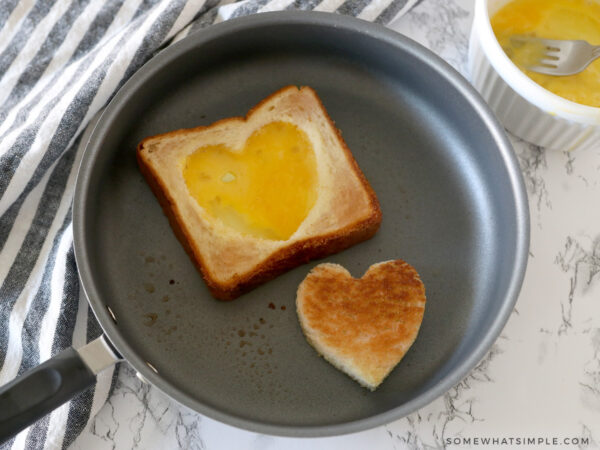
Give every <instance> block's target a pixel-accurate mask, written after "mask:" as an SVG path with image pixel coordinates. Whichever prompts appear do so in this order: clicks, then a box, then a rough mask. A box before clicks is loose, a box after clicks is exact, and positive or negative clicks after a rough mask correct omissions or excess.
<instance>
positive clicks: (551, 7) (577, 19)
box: [490, 0, 600, 107]
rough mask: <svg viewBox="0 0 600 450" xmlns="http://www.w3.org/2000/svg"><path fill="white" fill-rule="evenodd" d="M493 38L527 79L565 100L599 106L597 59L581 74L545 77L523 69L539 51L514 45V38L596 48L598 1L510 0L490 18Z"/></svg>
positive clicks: (599, 42) (599, 18)
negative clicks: (583, 42)
mask: <svg viewBox="0 0 600 450" xmlns="http://www.w3.org/2000/svg"><path fill="white" fill-rule="evenodd" d="M490 21H491V25H492V29H493V31H494V34H495V36H496V39H497V40H498V42H499V43H500V45H501V46H502V48H503V50H504V51H505V53H506V54H507V56H508V57H509V58H510V59H511V60H512V61H513V62H514V63H515V64H516V65H517V66H518V67H519V69H521V70H522V71H523V72H524V73H525V74H526V75H527V76H528V77H529V78H531V79H532V80H533V81H535V82H536V83H537V84H539V85H540V86H542V87H544V88H545V89H547V90H549V91H550V92H553V93H554V94H557V95H559V96H561V97H563V98H565V99H567V100H571V101H573V102H576V103H579V104H582V105H587V106H594V107H600V59H599V60H596V61H594V62H593V63H592V64H590V65H589V66H588V67H587V68H586V69H585V70H584V71H582V72H580V73H578V74H575V75H569V76H560V77H559V76H552V75H545V74H540V73H536V72H532V71H530V70H527V69H525V67H526V66H528V65H530V64H531V63H532V62H534V61H535V60H536V59H537V58H539V56H540V54H541V53H542V51H543V49H541V48H539V47H535V46H533V45H518V44H516V43H515V41H514V40H511V38H512V36H515V35H529V36H534V37H540V38H547V39H583V40H586V41H588V42H589V43H590V44H593V45H600V1H598V0H513V1H510V2H509V3H507V4H506V5H504V6H503V7H502V8H500V9H499V10H498V11H497V12H496V13H495V14H494V15H493V16H492V17H491V19H490Z"/></svg>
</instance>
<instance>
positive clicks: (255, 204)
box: [137, 86, 381, 300]
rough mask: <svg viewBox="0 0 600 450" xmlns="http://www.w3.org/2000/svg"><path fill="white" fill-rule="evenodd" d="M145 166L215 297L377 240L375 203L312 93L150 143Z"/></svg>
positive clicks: (143, 151)
mask: <svg viewBox="0 0 600 450" xmlns="http://www.w3.org/2000/svg"><path fill="white" fill-rule="evenodd" d="M137 160H138V164H139V167H140V170H141V172H142V174H143V175H144V177H145V178H146V180H147V181H148V184H149V185H150V187H151V188H152V191H153V192H154V194H155V195H156V197H157V198H158V200H159V202H160V204H161V205H162V208H163V210H164V212H165V214H166V215H167V217H168V218H169V221H170V224H171V227H172V228H173V230H174V231H175V234H176V235H177V237H178V239H179V240H180V241H181V243H182V244H183V246H184V247H185V249H186V251H187V252H188V254H189V255H190V257H191V259H192V260H193V262H194V263H195V265H196V266H197V268H198V269H199V271H200V272H201V273H202V276H203V277H204V279H205V281H206V284H207V285H208V287H209V289H210V291H211V293H212V295H213V296H214V297H216V298H218V299H220V300H231V299H234V298H236V297H238V296H239V295H241V294H242V293H244V292H247V291H248V290H250V289H252V288H253V287H255V286H257V285H258V284H260V283H263V282H266V281H268V280H270V279H272V278H274V277H276V276H277V275H279V274H281V273H283V272H284V271H287V270H289V269H291V268H293V267H296V266H298V265H300V264H303V263H306V262H308V261H309V260H311V259H314V258H321V257H324V256H327V255H329V254H332V253H335V252H339V251H340V250H343V249H345V248H347V247H349V246H351V245H354V244H356V243H358V242H361V241H363V240H365V239H368V238H370V237H372V236H373V235H374V234H375V232H376V231H377V229H378V228H379V224H380V222H381V210H380V208H379V203H378V201H377V197H376V196H375V193H374V191H373V189H372V188H371V186H370V185H369V183H368V182H367V180H366V178H365V176H364V175H363V173H362V172H361V170H360V169H359V167H358V164H357V163H356V161H355V160H354V158H353V156H352V154H351V153H350V150H349V149H348V147H347V146H346V144H345V142H344V140H343V139H342V136H341V133H340V132H339V131H338V130H337V129H336V128H335V126H334V125H333V122H332V120H331V119H330V118H329V116H328V115H327V112H326V111H325V108H324V107H323V105H322V103H321V101H320V100H319V98H318V97H317V94H316V93H315V91H314V90H313V89H311V88H309V87H302V88H298V87H295V86H288V87H285V88H283V89H281V90H279V91H277V92H275V93H274V94H272V95H271V96H269V97H268V98H266V99H264V100H263V101H262V102H260V103H259V104H258V105H257V106H255V107H254V108H253V109H252V110H250V112H249V113H248V114H247V116H246V117H232V118H227V119H223V120H220V121H218V122H215V123H213V124H212V125H210V126H201V127H197V128H192V129H182V130H177V131H173V132H170V133H165V134H161V135H157V136H152V137H148V138H146V139H144V140H143V141H142V142H141V143H140V144H139V145H138V149H137Z"/></svg>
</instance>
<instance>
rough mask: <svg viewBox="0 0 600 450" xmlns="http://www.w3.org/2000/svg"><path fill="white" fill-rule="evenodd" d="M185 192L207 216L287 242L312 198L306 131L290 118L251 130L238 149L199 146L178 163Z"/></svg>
mask: <svg viewBox="0 0 600 450" xmlns="http://www.w3.org/2000/svg"><path fill="white" fill-rule="evenodd" d="M183 177H184V179H185V182H186V185H187V187H188V190H189V191H190V193H191V195H192V196H193V197H194V198H195V199H196V201H197V202H198V204H199V205H200V206H201V207H202V208H204V210H205V211H207V212H208V213H209V214H210V215H211V216H213V217H215V218H218V219H220V220H221V221H223V223H225V224H226V225H228V226H229V227H231V228H234V229H236V230H237V231H240V232H242V233H245V234H251V235H254V236H258V237H261V238H266V239H277V240H287V239H288V238H289V237H290V236H291V235H292V234H294V232H295V231H296V230H297V229H298V227H299V226H300V224H301V223H302V222H303V221H304V219H305V218H306V216H307V215H308V213H309V212H310V210H311V209H312V207H313V205H314V204H315V201H316V199H317V187H318V186H317V181H318V176H317V163H316V158H315V152H314V149H313V146H312V144H311V142H310V140H309V138H308V136H307V134H306V133H305V132H304V131H303V130H301V129H300V128H298V127H297V126H296V125H294V124H292V123H289V122H281V121H278V122H271V123H268V124H266V125H263V126H262V127H261V128H259V129H258V130H256V131H254V132H253V133H252V134H251V135H250V137H248V139H247V140H246V142H245V145H244V147H243V148H242V149H239V150H236V151H234V150H232V149H231V148H229V147H227V146H225V145H209V146H205V147H201V148H199V149H198V150H196V151H195V152H194V153H192V154H190V155H189V156H188V157H187V158H186V161H185V164H184V167H183Z"/></svg>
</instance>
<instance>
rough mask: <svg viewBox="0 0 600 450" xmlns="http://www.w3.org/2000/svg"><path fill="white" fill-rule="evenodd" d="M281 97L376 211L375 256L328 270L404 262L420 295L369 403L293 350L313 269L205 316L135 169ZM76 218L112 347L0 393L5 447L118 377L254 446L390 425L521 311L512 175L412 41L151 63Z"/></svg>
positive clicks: (475, 116) (347, 32)
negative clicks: (318, 111) (410, 327)
mask: <svg viewBox="0 0 600 450" xmlns="http://www.w3.org/2000/svg"><path fill="white" fill-rule="evenodd" d="M290 84H296V85H308V86H311V87H313V88H314V89H315V90H316V91H317V92H318V94H319V96H320V97H321V99H322V101H323V103H324V105H325V107H326V108H327V110H328V112H329V114H330V115H331V117H332V118H333V119H334V120H335V122H336V125H337V126H338V128H340V129H341V130H342V132H343V135H344V138H345V140H346V142H347V144H348V146H349V147H350V149H352V152H353V154H354V156H355V158H356V160H357V161H358V163H359V165H360V167H361V168H362V170H363V172H364V173H365V175H366V177H367V179H368V180H369V181H370V183H371V185H372V186H373V188H374V190H375V192H376V193H377V196H378V198H379V200H380V203H381V207H382V211H383V222H382V225H381V228H380V230H379V232H378V233H377V235H376V236H375V237H374V238H373V239H371V240H369V241H367V242H364V243H361V244H359V245H356V246H354V247H352V248H350V249H348V250H345V251H343V252H341V253H339V254H337V255H333V256H331V257H328V258H326V260H327V261H329V262H335V263H339V264H342V265H343V266H345V267H346V268H348V269H349V270H350V272H351V273H352V274H353V275H354V276H355V277H360V276H362V274H363V273H364V271H365V270H366V269H367V268H368V267H369V266H370V265H371V264H373V263H375V262H379V261H385V260H390V259H397V258H402V259H404V260H406V261H408V262H409V263H411V264H412V265H413V266H415V268H416V269H417V270H418V272H419V273H420V275H421V279H422V280H423V281H424V283H425V286H426V290H427V298H428V301H427V307H426V311H425V316H424V319H423V324H422V327H421V330H420V333H419V336H418V338H417V340H416V342H415V344H414V345H413V347H412V348H411V349H410V351H409V352H408V354H407V355H406V356H405V358H404V359H403V361H402V362H401V363H400V364H399V365H398V367H396V369H395V370H394V371H393V372H392V373H391V374H390V376H389V377H388V378H387V379H386V380H385V381H384V383H383V384H382V385H381V386H380V387H379V389H377V391H375V392H368V391H367V390H365V389H363V388H362V387H360V386H359V385H358V384H357V383H355V382H354V381H352V380H351V379H350V378H349V377H347V376H346V375H344V374H342V373H341V372H339V371H337V370H336V369H335V368H333V367H332V366H331V365H329V364H328V363H327V362H325V361H324V360H323V359H322V358H320V357H319V356H318V355H317V353H316V352H315V351H314V350H313V349H312V348H311V347H310V346H309V345H308V344H307V342H306V341H305V339H304V337H303V335H302V331H301V329H300V327H299V324H298V320H297V317H296V312H295V293H296V288H297V286H298V284H299V283H300V281H301V280H302V279H303V278H304V277H305V276H306V274H307V273H308V271H309V270H310V269H311V268H312V267H313V266H314V265H316V264H317V263H318V261H315V262H312V263H310V264H307V265H303V266H301V267H298V268H296V269H294V270H292V271H290V272H288V273H286V274H284V275H282V276H280V277H278V278H277V279H275V280H273V281H271V282H269V283H267V284H265V285H263V286H260V287H259V288H257V289H255V290H254V291H252V292H250V293H249V294H246V295H244V296H243V297H240V298H238V299H237V300H235V301H233V302H220V301H217V300H215V299H213V298H212V297H211V296H210V294H209V292H208V290H207V288H206V286H205V285H204V283H203V281H202V279H201V277H200V275H199V274H198V273H197V272H196V270H195V268H194V266H193V264H192V263H191V261H190V260H189V258H188V256H187V255H186V253H185V251H184V250H183V248H182V247H181V245H180V244H179V242H178V241H177V240H176V238H175V236H174V234H173V233H172V231H171V229H170V227H169V225H168V221H167V219H166V217H165V216H164V215H163V213H162V211H161V208H160V206H159V204H158V202H157V201H156V199H155V198H154V197H153V195H152V193H151V191H150V189H149V188H148V186H147V185H146V183H145V182H144V180H143V179H142V176H141V175H140V173H139V171H138V168H137V166H136V161H135V148H136V145H137V143H138V142H139V141H140V140H141V139H142V138H144V137H146V136H149V135H154V134H158V133H163V132H167V131H170V130H174V129H178V128H186V127H194V126H197V125H202V124H209V123H211V122H213V121H215V120H218V119H221V118H224V117H229V116H239V115H244V114H245V113H246V112H247V111H248V110H249V109H250V108H251V107H252V106H253V105H255V104H256V103H258V102H259V101H260V100H261V99H263V98H264V97H266V96H267V95H269V94H270V93H272V92H274V91H275V90H277V89H279V88H281V87H282V86H286V85H290ZM73 208H74V209H73V216H74V228H73V229H74V245H75V254H76V259H77V264H78V269H79V273H80V278H81V282H82V286H83V288H84V291H85V294H86V296H87V298H88V300H89V303H90V305H91V307H92V309H93V311H94V313H95V315H96V317H97V319H98V321H99V322H100V324H101V325H102V328H103V329H104V332H105V334H104V335H103V336H102V337H100V338H99V339H98V340H96V341H93V342H92V343H90V344H88V345H87V346H85V347H83V348H82V349H79V350H74V349H68V350H66V351H65V352H63V353H61V354H59V355H58V356H56V357H54V358H53V359H51V360H50V361H47V362H46V363H44V364H42V366H40V367H38V368H36V369H34V370H33V371H32V372H29V373H28V374H25V375H24V376H23V377H21V378H20V379H18V380H15V381H13V382H12V383H10V384H9V385H7V386H5V387H4V388H3V390H2V392H1V393H0V436H1V437H2V438H6V437H8V436H10V435H11V434H14V433H16V432H17V431H19V430H20V429H22V428H23V427H25V426H26V425H28V424H29V423H31V422H32V421H33V420H35V419H36V418H39V417H40V416H41V415H43V414H45V413H47V412H48V411H50V410H51V409H52V408H55V407H57V406H58V405H59V404H60V403H62V402H64V401H66V400H67V399H68V398H69V396H71V395H74V394H75V393H76V392H77V391H79V390H81V389H83V388H85V387H86V386H88V385H90V384H92V383H93V382H94V378H95V374H96V373H97V372H99V371H100V370H102V369H103V368H105V367H107V366H109V365H111V364H114V363H115V362H116V361H119V360H121V358H122V359H124V360H126V361H127V362H128V363H129V364H130V365H131V366H133V367H134V368H135V370H136V371H137V372H138V373H139V375H140V376H141V377H143V378H144V379H145V380H147V382H149V383H151V384H153V385H154V386H156V387H157V388H159V389H160V390H162V391H163V392H164V393H166V394H167V395H169V396H170V397H172V398H173V399H175V400H177V401H178V402H180V403H182V404H184V405H187V406H188V407H190V408H192V409H194V410H195V411H197V412H199V413H201V414H204V415H207V416H210V417H212V418H214V419H217V420H220V421H222V422H225V423H228V424H231V425H234V426H237V427H241V428H245V429H249V430H253V431H256V432H261V433H268V434H276V435H288V436H325V435H336V434H342V433H349V432H355V431H359V430H363V429H367V428H370V427H374V426H377V425H381V424H384V423H387V422H390V421H393V420H395V419H398V418H400V417H402V416H404V415H406V414H408V413H411V412H413V411H415V410H416V409H418V408H420V407H422V406H424V405H425V404H427V403H429V402H431V401H432V400H434V399H435V398H436V397H438V396H440V395H442V394H443V393H444V392H446V391H447V390H448V389H449V388H451V387H452V386H453V385H455V384H456V383H457V382H459V381H460V380H461V378H462V377H464V376H465V375H467V374H468V372H469V371H470V370H471V369H472V368H473V367H474V366H475V365H476V364H477V363H478V362H479V360H480V359H481V358H482V357H483V356H484V355H485V353H486V351H487V350H488V349H489V347H490V346H491V344H492V343H493V342H494V340H495V338H496V337H497V336H498V334H499V333H500V331H501V329H502V327H503V325H504V323H505V321H506V320H507V318H508V316H509V314H510V312H511V311H512V308H513V305H514V303H515V301H516V298H517V295H518V292H519V289H520V286H521V282H522V279H523V274H524V270H525V266H526V259H527V251H528V242H529V222H528V217H529V214H528V209H527V200H526V194H525V190H524V187H523V182H522V178H521V174H520V171H519V168H518V164H517V161H516V158H515V156H514V154H513V152H512V149H511V147H510V144H509V143H508V141H507V138H506V136H505V134H504V132H503V130H502V129H501V128H500V127H499V125H498V123H497V122H496V120H495V119H494V117H493V116H492V114H491V113H490V110H489V109H488V108H487V106H486V105H485V104H484V103H483V101H482V100H481V98H480V97H479V96H478V94H477V93H476V92H475V91H474V90H473V89H472V88H471V87H470V86H469V85H468V83H467V82H466V81H465V80H464V79H463V78H462V77H461V76H460V75H459V74H458V73H457V72H455V71H454V70H453V69H452V68H450V67H449V66H448V65H447V64H446V63H444V62H443V61H442V60H441V59H440V58H438V57H436V56H435V55H433V54H432V53H431V52H429V51H428V50H426V49H424V48H423V47H421V46H420V45H418V44H416V43H414V42H412V41H411V40H409V39H407V38H405V37H403V36H401V35H399V34H397V33H394V32H392V31H390V30H387V29H385V28H383V27H381V26H378V25H374V24H369V23H366V22H363V21H360V20H357V19H352V18H348V17H344V16H338V15H332V14H324V13H305V12H300V13H299V12H278V13H266V14H260V15H256V16H250V17H246V18H241V19H236V20H232V21H229V22H226V23H223V24H219V25H216V26H213V27H211V28H209V29H208V30H206V31H203V32H201V33H198V34H195V35H193V36H190V37H188V38H186V39H184V40H183V41H181V42H179V43H177V44H175V45H173V46H171V47H170V48H168V49H166V50H164V51H162V52H161V53H159V54H158V55H157V56H156V57H155V58H154V59H152V60H151V61H150V62H149V63H148V64H146V65H145V66H144V67H143V68H142V69H141V70H140V71H138V72H137V73H136V74H135V75H134V76H133V77H132V78H131V79H130V80H129V81H128V82H127V83H126V84H125V85H124V86H123V88H122V89H121V90H120V91H119V92H118V93H117V95H116V96H115V97H114V99H113V100H112V101H111V103H110V104H109V106H108V107H107V108H106V110H105V112H104V114H103V115H102V117H101V119H100V121H99V123H98V124H97V126H96V128H95V130H94V131H93V133H92V135H91V137H90V141H89V144H88V146H87V149H86V152H85V155H84V157H83V160H82V163H81V168H80V171H79V175H78V178H77V186H76V194H75V198H74V205H73Z"/></svg>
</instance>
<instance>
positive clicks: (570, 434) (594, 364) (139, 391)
mask: <svg viewBox="0 0 600 450" xmlns="http://www.w3.org/2000/svg"><path fill="white" fill-rule="evenodd" d="M472 9H473V0H423V1H422V2H421V3H420V4H419V5H418V6H417V7H416V8H415V9H414V10H412V11H411V12H410V13H409V14H408V15H406V16H404V17H402V18H401V19H400V20H398V21H397V22H396V23H395V24H393V25H392V28H394V29H396V30H397V31H399V32H401V33H404V34H406V35H408V36H410V37H412V38H413V39H415V40H417V41H419V42H420V43H422V44H424V45H425V46H427V47H428V48H430V49H431V50H433V51H434V52H435V53H437V54H438V55H440V56H441V57H442V58H444V59H445V60H446V61H448V62H449V63H450V64H452V65H453V66H454V67H455V68H457V69H458V70H459V71H460V72H462V73H463V74H465V75H466V53H467V46H468V35H469V29H470V21H471V12H472ZM511 140H512V142H513V144H514V148H515V151H516V152H517V154H518V157H519V161H520V164H521V167H522V170H523V174H524V176H525V180H526V184H527V190H528V195H529V202H530V208H531V248H530V256H529V264H528V268H527V273H526V276H525V281H524V285H523V289H522V292H521V295H520V297H519V300H518V302H517V305H516V308H515V310H514V312H513V314H512V316H511V318H510V320H509V322H508V324H507V325H506V327H505V329H504V331H503V332H502V334H501V336H500V338H499V339H498V340H497V342H496V344H495V345H494V346H493V347H492V350H491V351H490V352H489V354H488V355H487V357H486V358H484V360H483V361H482V362H481V363H480V364H479V365H478V366H477V367H476V368H475V370H473V372H472V373H471V374H470V375H469V376H468V377H466V378H465V379H464V380H463V381H462V382H461V383H460V384H459V385H457V386H456V387H454V388H453V389H451V390H450V391H449V392H448V393H447V394H446V395H444V396H443V397H441V398H439V399H437V400H436V401H434V402H433V403H431V404H429V405H428V406H426V407H424V408H422V409H421V410H420V411H418V412H416V413H414V414H412V415H410V416H408V417H406V418H403V419H400V420H397V421H395V422H393V423H390V424H388V425H386V426H381V427H379V428H375V429H372V430H369V431H364V432H361V433H357V434H353V435H347V436H340V437H333V438H318V439H292V438H280V437H272V436H265V435H260V434H256V433H251V432H247V431H243V430H239V429H236V428H232V427H230V426H227V425H224V424H221V423H219V422H216V421H214V420H212V419H209V418H207V417H203V416H200V415H198V414H196V413H194V412H192V411H190V410H188V409H187V408H185V407H182V406H180V405H178V404H176V403H175V402H173V401H172V400H170V399H169V398H167V397H166V396H165V395H163V394H162V393H160V392H159V391H158V390H156V389H155V388H152V387H150V386H148V385H145V384H143V383H141V382H140V381H139V380H138V379H137V378H136V377H135V373H134V372H133V370H132V369H131V368H130V367H129V366H127V365H126V364H123V365H122V367H121V368H120V372H119V376H118V381H117V384H116V387H115V389H114V392H113V394H112V396H111V397H110V399H109V401H108V403H107V404H106V405H105V406H104V407H103V408H102V409H101V410H100V412H99V413H98V415H97V416H96V417H95V419H94V420H93V421H92V424H91V427H89V428H88V429H86V430H84V432H83V433H82V435H81V436H80V437H79V438H78V439H77V440H76V441H75V443H74V445H73V447H74V448H76V449H114V448H117V449H130V448H144V449H171V448H184V449H240V448H244V449H271V448H273V449H280V448H285V449H325V448H326V449H348V450H354V449H356V450H358V449H361V450H362V449H365V448H369V449H403V448H428V447H430V446H431V447H442V446H444V445H445V444H446V443H447V442H448V440H450V442H451V443H454V442H459V441H458V439H460V438H471V439H472V444H471V446H474V445H473V444H475V441H474V439H475V438H486V437H487V438H498V439H502V438H506V441H504V443H506V445H501V444H502V443H503V441H499V444H500V445H499V446H500V447H503V448H514V447H516V446H517V445H516V444H518V443H519V442H518V441H517V439H518V438H521V439H522V438H533V439H536V445H535V446H531V445H522V446H520V447H519V448H530V447H532V448H545V447H547V446H552V447H553V448H560V447H563V446H564V445H565V444H566V441H564V439H565V438H567V439H573V438H575V439H580V440H587V441H588V445H587V446H585V445H583V447H586V448H597V447H600V148H599V149H597V150H594V151H590V152H586V153H579V154H578V153H566V152H556V151H552V152H551V151H545V150H544V149H543V148H539V147H535V146H532V145H529V144H527V143H524V142H521V141H519V140H518V139H516V138H514V137H512V136H511ZM511 438H512V441H510V439H511ZM537 439H543V442H539V441H537ZM553 439H556V441H553ZM511 442H512V444H511ZM554 442H556V443H557V444H558V445H553V444H554ZM477 444H478V445H476V446H477V448H486V447H488V445H485V444H483V442H482V441H479V442H477ZM452 446H454V445H452ZM458 447H461V448H468V447H470V446H469V445H466V444H464V443H461V444H460V445H456V447H454V448H458ZM577 447H581V445H573V444H571V445H569V446H567V448H577Z"/></svg>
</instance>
